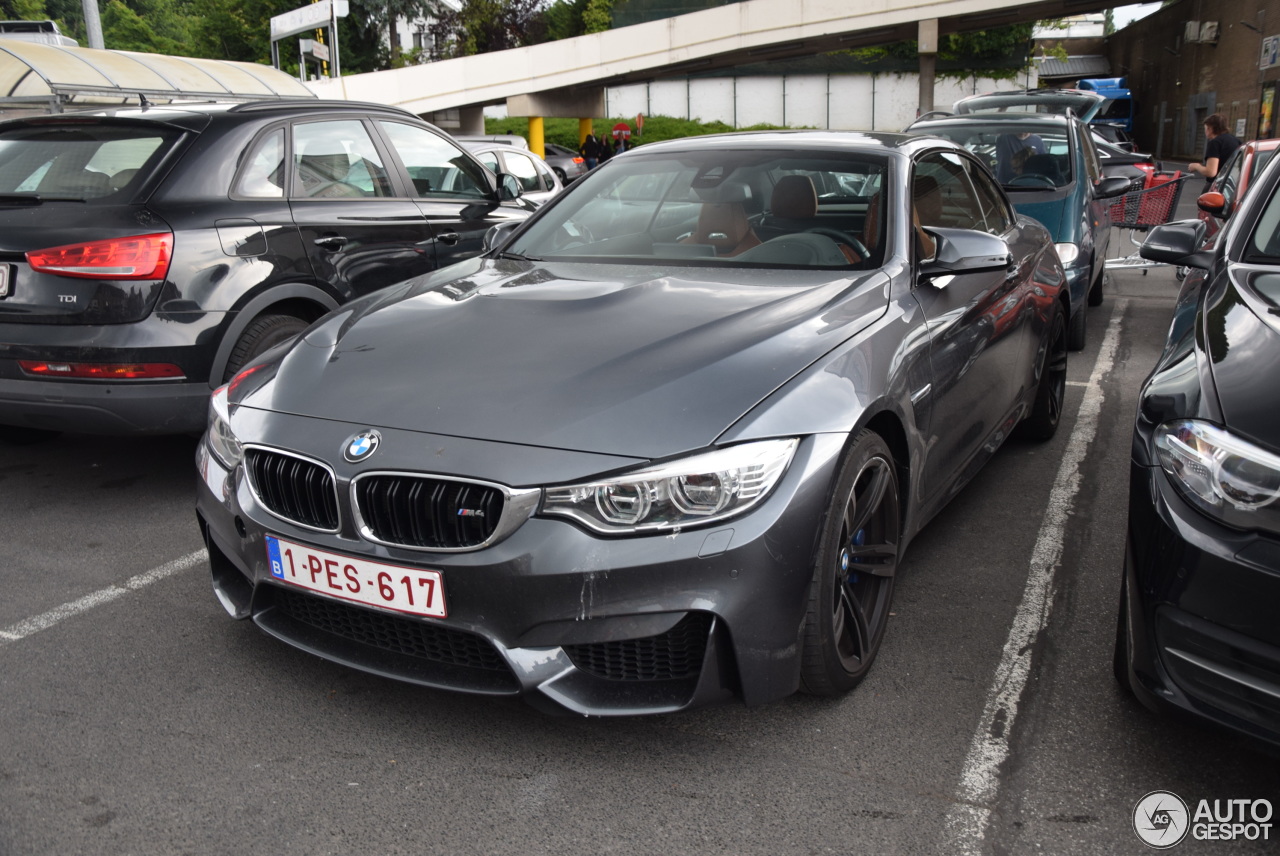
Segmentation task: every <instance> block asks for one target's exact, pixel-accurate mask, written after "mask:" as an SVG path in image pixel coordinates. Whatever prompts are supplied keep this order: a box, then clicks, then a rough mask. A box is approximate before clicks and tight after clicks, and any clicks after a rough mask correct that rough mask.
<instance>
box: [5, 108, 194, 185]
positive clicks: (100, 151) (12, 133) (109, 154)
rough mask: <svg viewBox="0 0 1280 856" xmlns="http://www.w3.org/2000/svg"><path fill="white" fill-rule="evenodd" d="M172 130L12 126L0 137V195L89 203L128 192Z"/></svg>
mask: <svg viewBox="0 0 1280 856" xmlns="http://www.w3.org/2000/svg"><path fill="white" fill-rule="evenodd" d="M177 136H178V132H176V131H171V130H167V129H166V130H160V129H157V128H150V127H138V126H123V125H106V124H67V125H37V126H30V127H18V128H14V129H11V130H8V131H6V132H5V133H4V134H3V135H0V193H4V194H31V195H32V196H37V197H39V198H40V199H45V200H48V199H66V200H77V201H85V202H88V201H93V200H95V199H102V198H105V197H108V196H113V195H115V194H116V193H120V192H122V191H128V190H130V189H131V188H132V187H133V186H134V185H136V184H139V183H141V181H142V180H143V179H145V177H146V175H147V169H146V167H147V165H148V163H149V162H150V161H152V160H153V158H155V157H156V156H157V153H160V152H163V151H166V150H167V149H168V146H169V145H170V144H171V143H172V141H173V140H174V139H175V138H176V137H177Z"/></svg>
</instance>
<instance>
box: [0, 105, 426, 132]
mask: <svg viewBox="0 0 1280 856" xmlns="http://www.w3.org/2000/svg"><path fill="white" fill-rule="evenodd" d="M316 112H321V113H346V112H359V113H371V112H376V113H385V114H387V115H390V116H396V117H399V118H410V119H414V120H417V121H419V122H425V120H423V119H422V118H420V117H418V116H416V115H414V114H413V113H410V112H408V111H407V110H401V109H400V108H399V107H391V106H388V105H386V104H373V103H368V102H363V101H330V100H326V99H320V98H270V99H263V100H260V101H231V102H228V101H190V102H173V103H168V104H159V105H147V106H136V107H135V106H128V107H109V108H104V109H98V110H79V111H75V112H68V113H50V114H47V115H41V116H24V117H20V118H17V119H13V120H10V121H13V122H27V123H44V122H48V123H53V124H57V123H63V122H67V121H72V122H74V121H77V120H80V121H83V120H84V119H87V118H102V119H125V120H129V121H138V122H157V123H163V124H169V125H177V126H180V127H191V128H199V127H204V126H205V125H207V124H208V122H209V119H210V118H211V117H213V116H224V115H231V114H237V115H239V114H247V115H268V116H281V115H290V114H297V115H306V114H308V113H316Z"/></svg>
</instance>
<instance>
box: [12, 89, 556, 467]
mask: <svg viewBox="0 0 1280 856" xmlns="http://www.w3.org/2000/svg"><path fill="white" fill-rule="evenodd" d="M519 195H520V191H519V188H518V186H517V185H516V183H515V182H514V180H513V179H508V178H505V177H503V176H497V177H495V176H494V175H492V174H491V173H490V172H489V171H488V170H486V169H485V168H484V167H483V166H481V165H480V163H479V162H477V161H476V160H475V159H474V158H473V157H472V156H471V155H470V154H469V153H467V152H466V151H464V150H463V149H462V148H461V147H459V146H458V145H457V144H456V143H454V142H453V141H452V140H451V139H450V138H449V137H448V136H447V135H445V134H444V133H442V132H440V131H439V130H438V129H436V128H435V127H433V126H432V125H429V124H428V123H426V122H424V121H422V120H421V119H419V118H418V117H416V116H414V115H412V114H410V113H407V112H403V111H400V110H397V109H394V108H389V107H384V106H380V105H375V104H359V103H354V102H338V101H318V100H296V101H280V100H275V101H260V102H251V103H241V104H184V105H170V106H164V107H151V108H136V109H115V110H109V111H102V112H94V113H80V114H63V115H50V116H39V117H31V118H24V119H17V120H12V121H7V122H0V439H7V440H10V441H16V442H22V441H26V440H32V439H36V438H39V437H42V436H45V435H47V434H49V433H50V432H58V431H77V432H87V433H101V434H161V433H185V432H198V431H200V430H202V429H203V428H204V425H205V417H206V411H207V408H208V399H209V393H210V390H211V389H212V388H213V387H215V386H217V385H219V384H220V383H222V382H223V381H224V380H225V379H226V378H228V377H230V376H231V375H232V374H234V373H235V372H236V370H237V369H238V368H239V367H240V366H241V365H243V364H244V363H245V362H247V361H248V360H251V359H252V358H253V357H255V356H256V355H258V354H259V353H262V352H263V351H265V350H266V349H268V348H269V347H271V346H273V345H275V344H277V343H279V342H282V341H284V340H286V339H288V338H290V337H292V336H293V335H295V334H297V333H298V332H300V331H301V330H303V329H305V328H306V326H307V325H308V324H309V323H310V322H311V321H313V320H315V319H316V318H319V317H320V316H321V315H323V314H325V313H326V312H328V311H330V310H332V309H335V308H336V307H338V306H339V305H340V304H342V303H344V302H346V301H347V300H349V299H351V298H353V297H357V296H359V295H362V294H367V293H369V292H371V291H374V290H376V289H379V288H382V287H383V286H386V285H390V284H391V283H395V282H399V281H401V280H404V279H407V278H409V277H412V276H416V275H418V274H422V273H426V272H429V271H432V270H434V269H436V268H438V267H444V266H446V265H449V264H452V263H453V262H456V261H459V260H461V259H465V258H467V257H470V256H473V255H476V254H478V253H479V252H480V249H481V243H482V239H483V236H484V234H485V232H486V231H487V230H488V229H489V228H490V227H491V226H494V225H496V224H498V223H501V222H504V221H509V220H513V219H523V218H524V217H526V216H528V211H529V208H530V207H531V206H528V205H525V204H523V200H521V199H519V198H518V197H519Z"/></svg>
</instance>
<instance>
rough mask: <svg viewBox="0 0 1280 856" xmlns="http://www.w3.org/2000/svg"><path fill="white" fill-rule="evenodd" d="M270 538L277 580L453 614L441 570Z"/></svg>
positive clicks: (385, 605) (405, 608)
mask: <svg viewBox="0 0 1280 856" xmlns="http://www.w3.org/2000/svg"><path fill="white" fill-rule="evenodd" d="M266 538H267V559H268V561H269V562H270V563H271V575H272V576H273V577H275V578H276V579H278V580H281V581H283V582H286V583H289V584H291V585H295V586H298V587H299V588H304V589H308V590H310V591H318V592H322V593H324V594H327V595H329V596H330V597H336V598H341V599H342V600H349V601H353V602H355V603H363V604H365V605H366V606H377V607H381V608H382V609H391V610H394V611H396V612H407V613H409V614H410V615H426V616H430V617H431V618H446V617H447V616H448V612H447V610H446V609H445V604H444V578H443V576H442V575H441V574H440V572H439V571H428V570H424V569H422V568H402V567H399V566H396V565H384V564H382V563H381V562H370V561H369V560H367V559H356V558H352V557H351V556H340V555H338V554H337V553H329V552H326V551H324V550H317V549H315V548H314V547H307V546H304V545H302V544H295V543H293V542H292V541H286V540H284V539H283V538H277V537H276V536H274V535H268V536H266Z"/></svg>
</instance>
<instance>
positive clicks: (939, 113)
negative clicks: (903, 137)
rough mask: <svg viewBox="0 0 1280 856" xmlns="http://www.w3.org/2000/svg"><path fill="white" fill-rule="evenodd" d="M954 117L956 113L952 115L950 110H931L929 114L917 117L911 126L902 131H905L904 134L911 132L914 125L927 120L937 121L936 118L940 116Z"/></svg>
mask: <svg viewBox="0 0 1280 856" xmlns="http://www.w3.org/2000/svg"><path fill="white" fill-rule="evenodd" d="M954 115H955V114H954V113H952V112H951V111H950V110H930V111H929V112H928V113H922V114H920V115H919V116H917V117H916V118H915V119H914V120H913V121H912V122H911V125H907V127H905V128H903V129H902V130H903V131H904V132H906V131H910V130H911V126H912V125H914V124H915V123H916V122H923V121H925V120H927V119H936V118H938V117H939V116H954Z"/></svg>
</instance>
